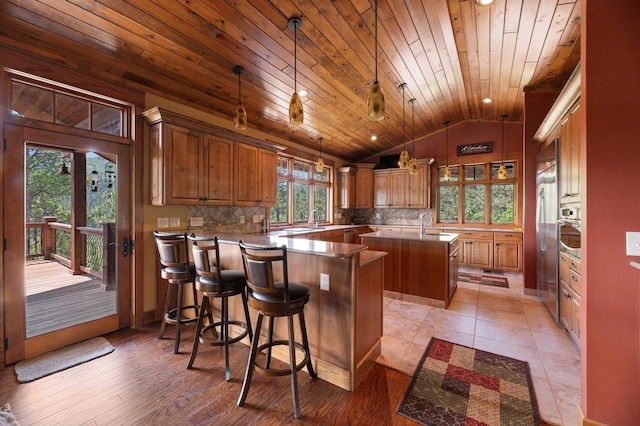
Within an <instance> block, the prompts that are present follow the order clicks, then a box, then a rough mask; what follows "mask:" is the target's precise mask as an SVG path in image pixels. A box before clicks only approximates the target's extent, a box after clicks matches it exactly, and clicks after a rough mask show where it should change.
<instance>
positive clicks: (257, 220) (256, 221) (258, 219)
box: [253, 214, 260, 223]
mask: <svg viewBox="0 0 640 426" xmlns="http://www.w3.org/2000/svg"><path fill="white" fill-rule="evenodd" d="M253 223H260V215H259V214H254V215H253Z"/></svg>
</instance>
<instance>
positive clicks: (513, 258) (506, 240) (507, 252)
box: [492, 232, 522, 271]
mask: <svg viewBox="0 0 640 426" xmlns="http://www.w3.org/2000/svg"><path fill="white" fill-rule="evenodd" d="M492 269H499V270H501V271H520V270H521V269H522V234H521V233H511V232H494V234H493V268H492Z"/></svg>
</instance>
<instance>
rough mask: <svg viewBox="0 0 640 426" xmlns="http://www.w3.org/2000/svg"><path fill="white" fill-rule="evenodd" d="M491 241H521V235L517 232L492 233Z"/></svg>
mask: <svg viewBox="0 0 640 426" xmlns="http://www.w3.org/2000/svg"><path fill="white" fill-rule="evenodd" d="M493 239H494V240H495V241H515V242H518V241H522V234H521V233H519V232H494V233H493Z"/></svg>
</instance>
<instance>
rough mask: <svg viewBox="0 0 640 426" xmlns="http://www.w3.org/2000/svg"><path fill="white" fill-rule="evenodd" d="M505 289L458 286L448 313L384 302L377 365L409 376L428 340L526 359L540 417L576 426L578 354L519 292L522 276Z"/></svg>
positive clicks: (511, 279) (543, 310)
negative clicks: (388, 367)
mask: <svg viewBox="0 0 640 426" xmlns="http://www.w3.org/2000/svg"><path fill="white" fill-rule="evenodd" d="M505 276H506V277H507V279H508V280H509V288H508V289H503V288H499V287H493V286H488V285H480V284H471V283H467V282H458V290H457V291H456V294H455V295H454V297H453V302H452V303H451V305H449V308H448V309H446V310H445V309H441V308H433V307H429V306H424V305H420V304H416V303H410V302H404V301H400V300H394V299H389V298H385V301H384V334H383V339H382V355H381V356H380V357H379V358H378V362H379V363H382V364H384V365H387V366H390V367H392V368H395V369H398V370H400V371H403V372H405V373H406V374H412V373H413V371H414V370H415V368H416V366H417V364H418V362H419V361H420V357H421V356H422V354H423V353H424V349H425V347H426V345H427V344H428V342H429V339H430V338H431V337H432V336H433V337H438V338H440V339H444V340H448V341H450V342H454V343H458V344H461V345H465V346H469V347H473V348H477V349H482V350H485V351H488V352H493V353H497V354H501V355H505V356H509V357H512V358H516V359H520V360H523V361H527V362H528V363H529V367H530V369H531V374H532V377H533V382H534V388H535V392H536V397H537V400H538V405H539V407H540V412H541V415H542V417H543V419H544V420H545V421H547V422H549V423H553V424H558V425H573V424H577V404H578V403H579V402H580V355H579V353H578V351H577V350H576V348H575V347H574V345H573V344H572V343H571V340H570V339H569V337H568V335H567V333H566V332H565V331H564V330H562V329H560V328H559V327H558V326H557V325H556V324H555V323H554V322H553V320H552V318H551V316H550V315H549V313H548V312H547V310H546V308H545V307H544V305H543V304H542V303H541V302H540V300H539V299H538V298H537V297H534V296H527V295H525V294H524V293H523V283H522V274H515V273H505Z"/></svg>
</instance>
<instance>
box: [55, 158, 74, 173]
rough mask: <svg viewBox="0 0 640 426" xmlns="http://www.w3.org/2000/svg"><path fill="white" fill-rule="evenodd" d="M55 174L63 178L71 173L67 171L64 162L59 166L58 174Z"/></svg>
mask: <svg viewBox="0 0 640 426" xmlns="http://www.w3.org/2000/svg"><path fill="white" fill-rule="evenodd" d="M56 174H58V175H63V176H66V175H70V174H71V172H70V171H69V168H68V167H67V163H65V162H64V160H63V161H62V163H61V164H60V169H58V172H57V173H56Z"/></svg>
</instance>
